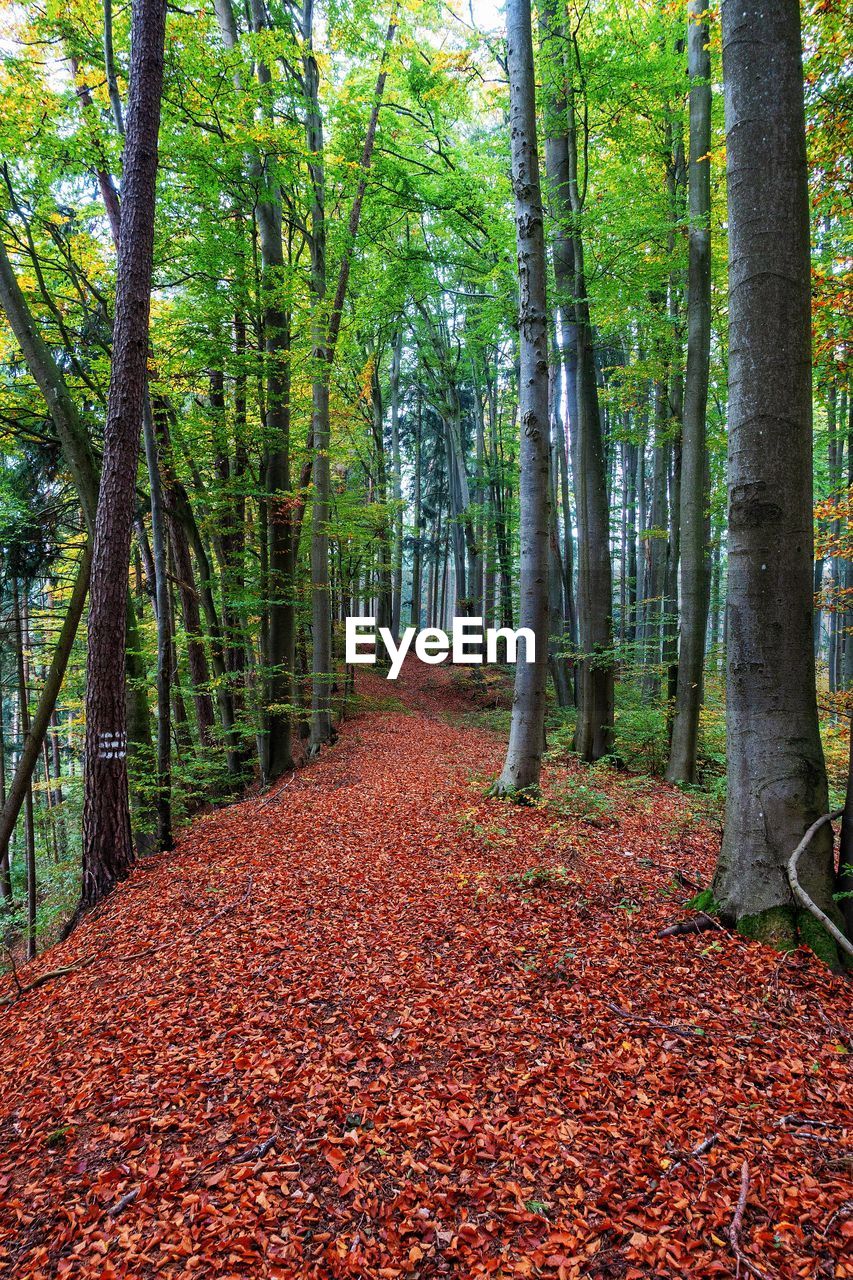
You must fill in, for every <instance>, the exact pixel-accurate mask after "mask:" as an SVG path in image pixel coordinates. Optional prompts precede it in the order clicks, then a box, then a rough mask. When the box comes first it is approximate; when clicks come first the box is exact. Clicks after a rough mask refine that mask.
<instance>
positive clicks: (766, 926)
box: [737, 906, 799, 951]
mask: <svg viewBox="0 0 853 1280" xmlns="http://www.w3.org/2000/svg"><path fill="white" fill-rule="evenodd" d="M737 931H738V933H740V934H743V936H744V937H745V938H755V940H756V941H757V942H764V943H766V945H767V946H768V947H774V948H775V949H776V951H793V950H794V949H795V947H796V946H797V943H798V941H799V939H798V936H797V913H796V911H795V910H794V908H793V907H791V906H784V907H769V908H768V909H767V911H759V912H758V913H757V914H756V915H754V916H741V918H740V919H739V920H738V922H737Z"/></svg>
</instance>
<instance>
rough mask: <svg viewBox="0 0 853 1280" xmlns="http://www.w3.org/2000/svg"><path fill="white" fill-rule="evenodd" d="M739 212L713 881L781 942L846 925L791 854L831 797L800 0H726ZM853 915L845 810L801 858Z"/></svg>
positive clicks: (745, 921)
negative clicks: (837, 860) (819, 607)
mask: <svg viewBox="0 0 853 1280" xmlns="http://www.w3.org/2000/svg"><path fill="white" fill-rule="evenodd" d="M722 29H723V83H724V90H725V104H726V133H727V151H726V168H727V174H728V215H729V343H730V362H729V587H728V616H729V635H728V672H727V675H728V679H727V697H726V725H727V736H728V796H727V804H726V822H725V830H724V834H723V846H722V850H721V853H720V859H719V863H718V866H717V872H716V876H715V878H714V884H713V893H714V897H715V899H716V900H717V901H718V902H719V904H720V909H721V914H722V916H723V918H724V919H725V920H728V921H731V922H734V923H735V924H736V925H737V927H738V928H739V930H740V931H741V932H743V933H746V934H748V935H750V936H754V937H759V938H762V939H764V940H765V941H768V942H770V943H772V944H773V945H776V946H779V947H790V946H794V945H796V943H797V941H798V940H799V939H800V938H803V939H804V940H806V941H808V942H809V944H810V945H811V946H812V947H813V949H815V950H816V951H817V952H818V953H819V954H820V955H822V956H823V957H824V958H826V959H827V960H828V961H829V962H831V963H833V964H837V963H838V953H837V948H836V946H835V943H834V941H833V940H832V939H831V938H830V937H829V936H828V935H827V934H826V933H825V931H824V930H823V929H822V927H821V926H820V925H819V924H818V923H817V922H816V921H815V920H814V919H813V918H812V917H811V916H810V915H808V914H807V913H804V912H803V911H802V910H800V909H798V907H797V905H796V903H795V901H794V898H793V896H792V893H791V888H790V885H789V883H788V877H787V870H786V869H787V863H788V859H789V858H790V856H791V853H792V851H793V850H794V849H795V848H796V847H797V845H798V844H799V842H800V840H801V839H802V837H803V835H804V833H805V831H806V830H807V828H808V827H809V826H810V825H811V824H812V823H813V822H814V821H815V820H816V819H817V818H818V817H820V816H821V815H822V814H824V813H826V812H827V803H828V801H827V784H826V772H825V768H824V760H823V751H822V748H821V742H820V735H819V733H818V718H817V705H816V692H815V671H814V659H813V651H812V616H813V608H812V563H813V534H812V377H811V296H810V243H809V242H810V236H809V206H808V188H807V178H806V172H807V171H806V147H805V126H804V109H803V69H802V55H801V49H802V42H801V31H800V17H799V5H798V3H797V0H778V3H777V4H775V5H773V6H771V7H768V6H767V5H766V4H765V3H763V0H723V6H722ZM800 878H801V880H802V883H803V887H804V889H805V890H806V892H807V893H808V895H809V897H810V898H811V899H812V900H813V901H814V902H815V903H816V904H817V905H818V906H819V907H820V908H821V909H822V910H823V911H825V912H826V914H827V915H829V916H831V917H832V918H833V919H834V920H836V921H837V922H838V923H839V924H841V923H842V922H841V915H840V912H839V911H838V908H837V906H836V904H835V903H834V902H833V898H832V893H833V889H834V871H833V855H832V838H831V832H830V830H829V827H828V825H825V826H824V828H823V829H822V831H820V832H819V833H818V834H817V836H816V837H815V838H814V839H813V840H812V842H811V845H810V847H809V849H808V851H807V854H806V855H804V859H803V864H802V867H801V871H800Z"/></svg>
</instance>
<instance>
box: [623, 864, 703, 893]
mask: <svg viewBox="0 0 853 1280" xmlns="http://www.w3.org/2000/svg"><path fill="white" fill-rule="evenodd" d="M637 865H638V866H640V867H654V869H655V871H668V872H669V874H670V875H671V876H672V877H673V878H674V879H675V880H677V881H678V883H679V884H680V885H681V887H682V889H693V890H695V892H696V893H699V891H700V890H701V888H702V885H701V884H700V883H699V881H698V880H694V879H693V878H692V876H689V875H688V874H687V872H686V871H682V870H681V868H680V867H668V866H666V864H665V863H663V862H654V861H653V860H652V859H651V858H638V859H637Z"/></svg>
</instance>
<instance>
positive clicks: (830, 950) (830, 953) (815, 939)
mask: <svg viewBox="0 0 853 1280" xmlns="http://www.w3.org/2000/svg"><path fill="white" fill-rule="evenodd" d="M797 926H798V928H799V931H800V939H801V941H802V942H804V943H805V944H806V946H807V947H810V948H811V949H812V951H813V952H814V953H815V955H816V956H817V958H818V959H819V960H822V961H823V962H824V964H827V965H829V967H830V969H833V970H835V971H836V972H837V971H838V970H839V969H840V968H841V961H840V958H839V955H838V947H837V946H836V945H835V939H834V938H833V937H832V935H831V934H829V933H827V931H826V929H824V927H823V925H822V924H821V922H820V921H819V920H816V919H815V917H814V916H813V915H812V913H811V912H810V911H800V913H799V915H798V916H797Z"/></svg>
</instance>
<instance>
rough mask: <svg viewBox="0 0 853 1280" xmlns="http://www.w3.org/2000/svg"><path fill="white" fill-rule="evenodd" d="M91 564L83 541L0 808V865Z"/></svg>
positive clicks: (80, 608) (65, 661) (44, 726)
mask: <svg viewBox="0 0 853 1280" xmlns="http://www.w3.org/2000/svg"><path fill="white" fill-rule="evenodd" d="M91 566H92V553H91V544H90V543H87V544H86V546H85V547H84V549H83V555H82V557H81V560H80V563H79V564H78V566H77V576H76V578H75V580H74V587H73V590H72V592H71V599H70V600H69V602H68V609H67V612H66V614H65V619H64V621H63V623H62V629H61V631H60V633H59V640H58V641H57V644H56V649H55V650H54V654H53V659H52V661H51V664H50V669H49V671H48V673H47V676H46V677H45V682H44V685H43V686H42V691H41V695H40V697H39V701H38V706H37V707H36V712H35V715H34V716H33V719H32V723H31V724H30V726H29V733H28V735H27V736H26V737H25V739H24V743H23V746H22V748H21V754H20V755H19V757H18V761H17V764H16V766H15V772H14V775H13V777H12V782H11V784H10V786H9V789H8V793H7V794H6V796H5V799H4V802H3V811H2V813H0V865H6V864H8V858H9V841H10V840H11V838H12V832H13V831H14V829H15V823H16V822H17V820H18V814H19V813H20V812H21V806H22V805H23V803H24V800H25V798H26V794H27V789H28V787H29V784H30V779H31V777H32V774H33V770H34V769H35V766H36V761H37V760H38V755H39V751H40V750H41V744H42V742H43V741H44V736H45V734H46V733H47V730H48V726H49V725H50V722H51V717H52V715H53V710H54V707H55V706H56V699H57V697H58V696H59V690H60V689H61V687H62V681H63V679H64V677H65V671H66V668H67V666H68V659H69V658H70V656H71V648H72V646H73V644H74V637H75V636H76V635H77V628H78V627H79V625H80V619H81V617H82V616H83V607H84V605H85V603H86V595H87V593H88V590H89V573H90V570H91Z"/></svg>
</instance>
